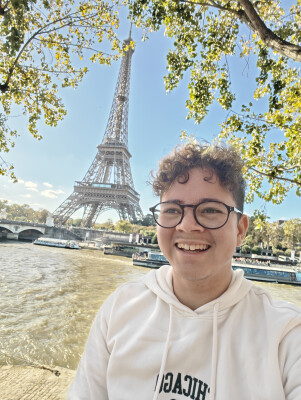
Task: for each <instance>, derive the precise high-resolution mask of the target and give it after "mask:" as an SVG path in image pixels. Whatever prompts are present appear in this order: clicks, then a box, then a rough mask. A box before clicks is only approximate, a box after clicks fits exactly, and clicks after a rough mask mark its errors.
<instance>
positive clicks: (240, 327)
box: [67, 266, 301, 400]
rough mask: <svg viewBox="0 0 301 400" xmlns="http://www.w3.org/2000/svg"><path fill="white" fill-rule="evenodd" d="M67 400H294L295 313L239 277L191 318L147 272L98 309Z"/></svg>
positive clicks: (300, 393)
mask: <svg viewBox="0 0 301 400" xmlns="http://www.w3.org/2000/svg"><path fill="white" fill-rule="evenodd" d="M157 382H158V384H156V383H157ZM67 399H68V400H106V399H109V400H155V399H159V400H164V399H165V400H180V399H183V400H184V399H187V400H188V399H192V400H301V310H300V309H298V308H297V307H296V306H294V305H292V304H289V303H285V302H280V301H273V300H272V299H271V298H270V296H269V294H268V293H267V292H266V291H265V290H263V289H261V288H259V287H256V286H254V285H253V284H252V283H251V282H250V281H247V280H246V279H245V278H244V277H243V272H242V271H240V270H237V271H235V272H233V278H232V281H231V284H230V286H229V288H228V290H227V291H226V292H225V293H223V294H222V296H220V297H219V298H217V299H216V300H214V301H212V302H210V303H208V304H206V305H204V306H202V307H200V308H198V309H197V310H195V311H192V310H191V309H190V308H188V307H186V306H184V305H183V304H182V303H180V302H179V301H178V299H177V298H176V297H175V295H174V293H173V288H172V271H171V267H170V266H163V267H161V268H160V269H159V270H156V271H155V270H152V271H151V272H150V273H148V274H147V275H145V277H144V278H143V279H142V280H139V281H135V282H130V283H126V284H124V285H122V286H121V287H120V288H119V289H117V290H116V292H115V293H113V294H112V295H111V296H110V297H109V298H108V299H107V300H106V302H105V303H104V304H103V306H102V307H101V309H100V311H99V312H98V314H97V316H96V318H95V320H94V323H93V325H92V328H91V332H90V335H89V338H88V341H87V344H86V348H85V351H84V354H83V356H82V359H81V361H80V364H79V367H78V371H77V374H76V377H75V379H74V381H73V383H72V385H71V387H70V389H69V393H68V396H67Z"/></svg>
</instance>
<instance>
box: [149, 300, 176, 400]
mask: <svg viewBox="0 0 301 400" xmlns="http://www.w3.org/2000/svg"><path fill="white" fill-rule="evenodd" d="M172 319H173V309H172V306H171V305H169V325H168V333H167V338H166V342H165V347H164V351H163V356H162V360H161V367H160V372H159V376H158V380H157V387H156V391H155V394H154V397H153V400H157V398H158V396H159V391H160V387H161V381H162V377H163V373H164V368H165V365H166V360H167V354H168V348H169V342H170V336H171V327H172Z"/></svg>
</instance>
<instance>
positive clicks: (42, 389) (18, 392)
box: [0, 365, 75, 400]
mask: <svg viewBox="0 0 301 400" xmlns="http://www.w3.org/2000/svg"><path fill="white" fill-rule="evenodd" d="M74 376H75V371H73V370H70V369H67V368H62V367H56V368H53V367H52V368H50V367H49V368H48V367H46V366H44V367H43V368H36V367H29V366H21V365H2V366H0V398H1V400H65V399H66V395H67V391H68V388H69V386H70V384H71V382H72V380H73V378H74Z"/></svg>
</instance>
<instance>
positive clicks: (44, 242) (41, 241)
mask: <svg viewBox="0 0 301 400" xmlns="http://www.w3.org/2000/svg"><path fill="white" fill-rule="evenodd" d="M33 244H38V245H40V246H50V247H61V248H65V249H80V247H79V245H78V243H77V241H76V240H65V239H54V238H47V237H40V238H38V239H36V240H35V241H34V242H33Z"/></svg>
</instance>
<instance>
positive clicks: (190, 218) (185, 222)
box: [176, 207, 206, 232]
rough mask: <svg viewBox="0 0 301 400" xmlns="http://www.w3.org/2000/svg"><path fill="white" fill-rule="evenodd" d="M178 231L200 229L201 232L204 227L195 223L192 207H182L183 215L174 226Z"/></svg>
mask: <svg viewBox="0 0 301 400" xmlns="http://www.w3.org/2000/svg"><path fill="white" fill-rule="evenodd" d="M176 229H177V230H178V231H182V232H191V231H201V232H203V231H204V230H205V229H206V228H203V227H202V226H201V225H199V224H198V223H197V221H196V220H195V218H194V214H193V209H192V208H190V207H189V208H188V207H186V208H185V209H184V216H183V219H182V221H181V222H180V223H179V225H177V226H176Z"/></svg>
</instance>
